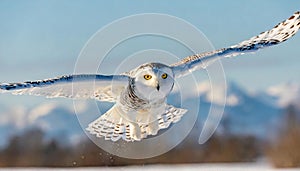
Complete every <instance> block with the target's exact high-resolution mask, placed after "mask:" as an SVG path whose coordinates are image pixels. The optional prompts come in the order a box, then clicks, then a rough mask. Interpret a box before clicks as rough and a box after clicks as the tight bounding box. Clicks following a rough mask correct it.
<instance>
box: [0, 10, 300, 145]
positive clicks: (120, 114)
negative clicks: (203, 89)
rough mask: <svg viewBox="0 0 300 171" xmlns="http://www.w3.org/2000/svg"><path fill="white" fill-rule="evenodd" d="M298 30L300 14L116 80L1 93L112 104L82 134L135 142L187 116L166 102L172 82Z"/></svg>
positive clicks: (42, 84)
mask: <svg viewBox="0 0 300 171" xmlns="http://www.w3.org/2000/svg"><path fill="white" fill-rule="evenodd" d="M299 28H300V12H296V13H294V15H292V16H291V17H290V18H288V19H287V20H285V21H283V22H281V23H279V24H278V25H276V26H275V27H274V28H273V29H271V30H268V31H266V32H262V33H261V34H259V35H258V36H255V37H252V38H250V39H249V40H246V41H243V42H241V43H238V44H236V45H233V46H230V47H228V48H222V49H219V50H215V51H212V52H206V53H201V54H196V55H192V56H188V57H186V58H184V59H183V60H181V61H179V62H177V63H175V64H172V65H166V64H162V63H146V64H143V65H141V66H139V67H137V68H135V69H133V70H131V71H129V72H126V73H123V74H121V75H98V74H90V75H89V74H82V75H68V76H62V77H57V78H53V79H45V80H38V81H26V82H23V83H2V84H0V92H2V93H5V92H10V93H12V94H29V95H37V96H46V97H49V98H53V97H66V98H73V99H94V100H98V101H107V102H113V103H115V104H114V106H113V107H112V108H111V109H109V110H108V111H107V112H106V113H105V114H103V115H102V116H100V117H99V118H98V119H96V120H95V121H93V122H91V123H90V124H89V125H88V128H87V131H89V132H90V133H91V134H93V135H95V136H97V137H102V138H104V139H105V140H111V141H117V140H119V139H123V140H125V141H140V140H142V139H144V138H146V137H147V136H148V135H156V134H157V133H158V131H159V130H160V129H164V128H168V127H169V125H170V124H172V123H176V122H178V121H179V120H180V119H181V117H182V116H183V115H184V114H185V113H186V112H187V110H186V109H182V108H176V107H174V106H172V105H170V104H167V103H166V98H167V96H168V95H169V93H170V92H171V91H172V89H173V86H174V80H175V79H176V78H179V77H182V76H185V75H187V74H189V73H191V72H193V71H195V70H198V69H203V68H205V67H206V66H208V65H209V64H211V63H212V62H214V61H216V60H218V59H220V58H223V57H224V58H226V57H233V56H237V55H241V54H245V53H248V52H254V51H257V50H259V49H262V48H265V47H269V46H273V45H276V44H279V43H281V42H284V41H286V40H287V39H289V38H290V37H292V36H294V35H295V34H296V32H297V31H298V30H299Z"/></svg>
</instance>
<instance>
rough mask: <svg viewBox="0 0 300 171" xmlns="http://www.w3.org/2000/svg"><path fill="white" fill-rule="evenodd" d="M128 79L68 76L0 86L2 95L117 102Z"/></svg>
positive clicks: (121, 77) (115, 76)
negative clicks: (6, 93) (7, 93)
mask: <svg viewBox="0 0 300 171" xmlns="http://www.w3.org/2000/svg"><path fill="white" fill-rule="evenodd" d="M128 79H129V77H128V76H126V75H68V76H62V77H57V78H52V79H45V80H38V81H26V82H23V83H3V84H0V93H5V92H9V93H12V94H19V95H21V94H28V95H35V96H46V97H48V98H54V97H65V98H73V99H96V100H99V101H108V102H115V101H116V98H117V97H118V96H119V95H120V92H121V91H122V90H123V89H124V88H125V87H127V85H128V82H129V81H128Z"/></svg>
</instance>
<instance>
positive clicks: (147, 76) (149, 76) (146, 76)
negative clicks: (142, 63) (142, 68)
mask: <svg viewBox="0 0 300 171" xmlns="http://www.w3.org/2000/svg"><path fill="white" fill-rule="evenodd" d="M144 78H145V80H150V79H151V78H152V76H151V75H148V74H147V75H144Z"/></svg>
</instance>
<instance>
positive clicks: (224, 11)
mask: <svg viewBox="0 0 300 171" xmlns="http://www.w3.org/2000/svg"><path fill="white" fill-rule="evenodd" d="M298 10H300V1H290V2H289V3H288V2H287V1H279V0H264V1H261V0H252V1H221V0H218V1H217V0H203V1H178V0H167V1H145V0H144V1H143V0H139V1H132V0H130V1H129V0H126V1H84V0H72V1H71V0H28V1H21V0H14V1H11V0H0V21H1V24H0V81H1V82H12V81H13V82H15V81H23V80H32V79H43V78H48V77H55V76H59V75H64V74H70V73H72V72H73V70H74V64H75V62H76V59H77V57H78V55H79V52H80V51H81V49H82V48H83V46H84V44H85V43H86V42H87V40H88V39H89V38H90V37H91V36H92V35H93V34H94V33H95V32H96V31H97V30H99V29H100V28H102V27H104V26H105V25H107V24H109V23H111V22H113V21H114V20H116V19H119V18H121V17H126V16H129V15H134V14H140V13H163V14H168V15H173V16H176V17H179V18H182V19H183V20H186V21H187V22H190V23H191V24H193V25H194V26H196V27H197V28H198V29H199V30H201V31H202V32H203V33H204V34H205V35H206V36H207V38H208V39H209V40H210V41H211V43H212V44H213V45H214V47H215V48H222V47H225V46H229V45H232V44H235V43H238V42H240V41H242V40H244V39H248V38H250V37H251V36H254V35H256V34H258V33H260V32H262V31H265V30H267V29H270V28H271V27H273V26H274V25H275V24H277V23H278V22H281V21H282V20H284V19H286V18H288V17H289V16H290V15H292V14H293V13H294V12H295V11H298ZM299 45H300V36H299V35H296V36H295V37H293V38H292V39H291V40H289V41H287V42H286V43H284V44H282V45H279V46H277V47H274V48H270V49H265V50H263V51H260V52H259V53H257V54H254V55H252V54H250V55H245V56H242V57H240V58H239V57H238V58H236V59H226V60H223V61H222V62H223V65H224V70H225V73H226V76H227V79H228V80H231V81H235V82H237V83H238V84H240V85H242V86H243V87H245V88H247V89H249V90H262V89H264V88H266V87H269V86H272V85H274V84H280V83H284V82H289V81H295V82H298V83H299V82H300V76H299V73H300V72H299V71H300V49H299ZM121 57H122V56H120V58H121Z"/></svg>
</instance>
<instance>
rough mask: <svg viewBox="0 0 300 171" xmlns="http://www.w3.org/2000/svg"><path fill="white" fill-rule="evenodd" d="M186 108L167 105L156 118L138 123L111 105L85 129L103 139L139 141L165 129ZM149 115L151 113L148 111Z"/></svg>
mask: <svg viewBox="0 0 300 171" xmlns="http://www.w3.org/2000/svg"><path fill="white" fill-rule="evenodd" d="M186 112H187V110H186V109H181V108H175V107H174V106H171V105H167V106H166V109H165V112H164V113H163V114H160V115H157V119H156V120H154V121H152V122H150V123H138V122H133V121H129V120H127V119H125V118H124V116H125V115H126V114H121V113H120V110H119V109H118V108H117V106H113V107H112V108H111V109H110V110H109V111H107V112H106V113H105V114H103V115H102V116H101V117H99V118H98V119H96V120H95V121H93V122H92V123H90V124H89V126H88V128H87V130H88V131H89V132H90V133H91V134H93V135H96V136H97V137H103V138H104V139H105V140H111V141H118V140H120V139H123V140H125V141H140V140H141V139H144V138H147V136H148V135H156V134H157V133H158V131H159V130H160V129H165V128H168V127H169V126H170V124H171V123H176V122H178V121H179V120H180V119H181V117H182V116H183V114H185V113H186ZM149 115H153V114H151V113H149Z"/></svg>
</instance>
